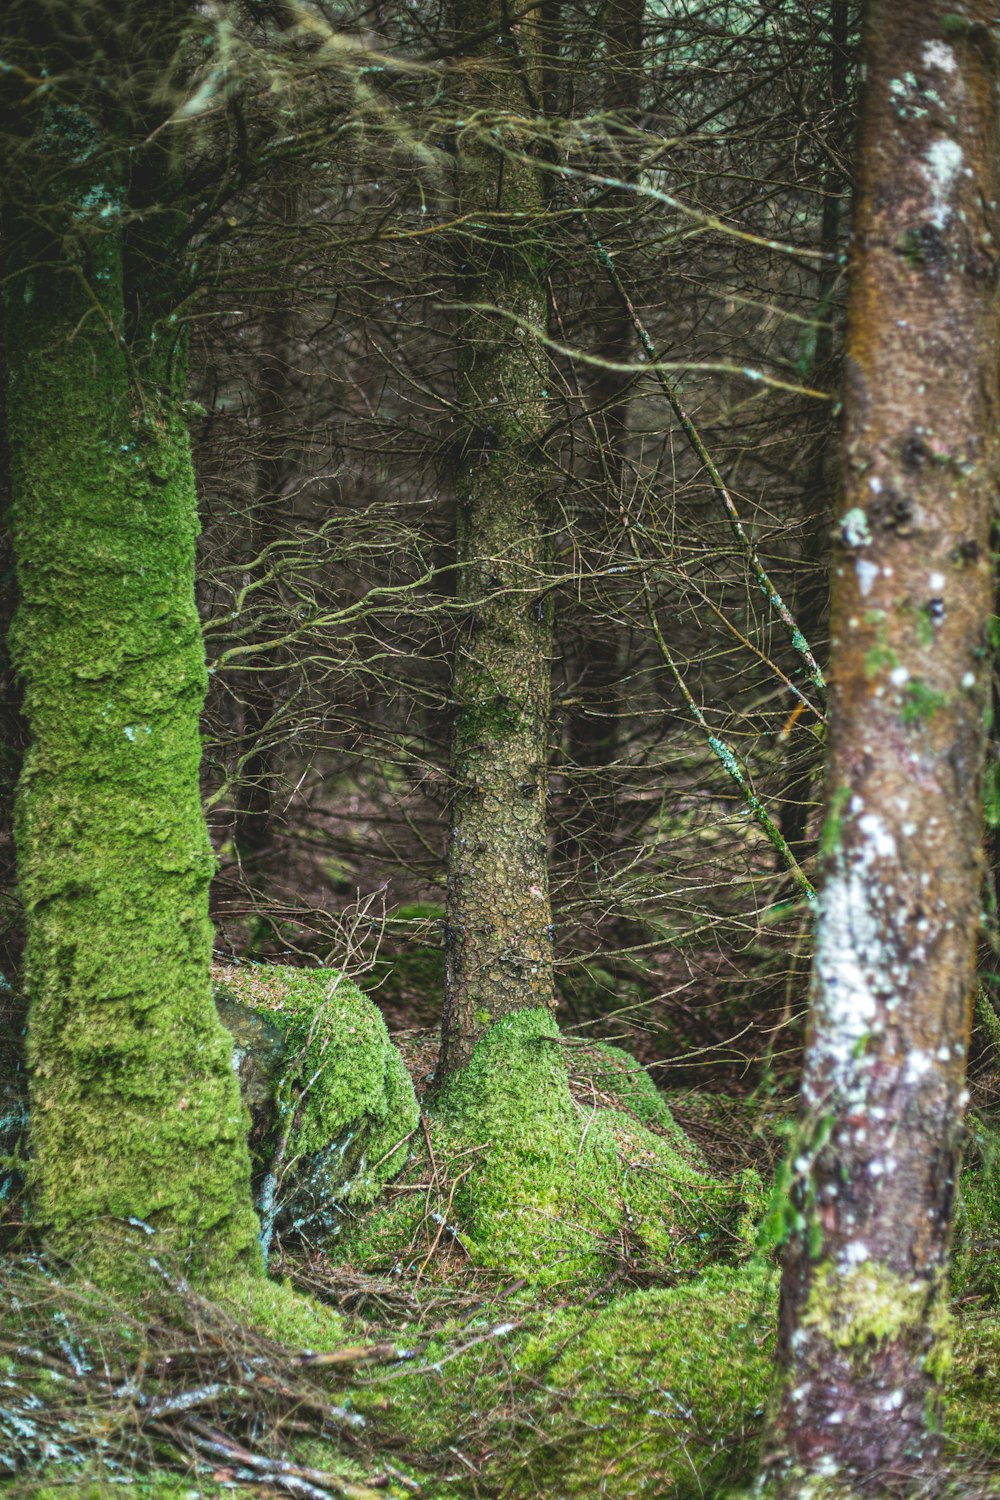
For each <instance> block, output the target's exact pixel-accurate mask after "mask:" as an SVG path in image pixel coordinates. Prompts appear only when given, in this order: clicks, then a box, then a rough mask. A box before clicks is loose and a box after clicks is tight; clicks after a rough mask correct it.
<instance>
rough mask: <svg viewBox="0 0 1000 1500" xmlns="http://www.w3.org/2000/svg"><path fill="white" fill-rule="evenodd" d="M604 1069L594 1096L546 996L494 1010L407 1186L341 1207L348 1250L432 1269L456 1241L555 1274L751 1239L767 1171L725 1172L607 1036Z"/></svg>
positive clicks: (687, 1265)
mask: <svg viewBox="0 0 1000 1500" xmlns="http://www.w3.org/2000/svg"><path fill="white" fill-rule="evenodd" d="M570 1051H571V1054H572V1056H571V1061H572V1062H573V1063H574V1064H576V1063H577V1062H578V1057H579V1053H578V1052H577V1051H576V1050H574V1049H570ZM596 1076H597V1077H599V1079H600V1082H601V1091H600V1093H598V1092H597V1090H596V1088H595V1093H594V1099H593V1102H592V1103H590V1104H588V1103H586V1102H585V1101H584V1100H583V1099H581V1098H580V1097H574V1095H573V1093H571V1091H570V1088H569V1081H568V1074H567V1048H566V1047H565V1046H564V1045H562V1039H561V1038H560V1035H559V1031H558V1028H557V1026H556V1023H555V1021H554V1019H553V1018H552V1016H551V1014H550V1013H549V1012H547V1011H543V1010H526V1011H520V1012H517V1013H516V1014H514V1015H512V1016H508V1017H506V1018H504V1019H503V1020H501V1021H500V1022H498V1023H497V1024H496V1025H495V1026H493V1027H492V1028H491V1029H490V1030H489V1031H488V1032H487V1033H486V1035H485V1036H484V1037H483V1038H482V1039H481V1040H480V1042H479V1044H478V1045H477V1047H476V1050H475V1052H474V1054H473V1057H472V1059H471V1061H470V1063H469V1065H468V1066H467V1067H466V1068H464V1069H463V1070H462V1071H461V1072H460V1073H458V1074H456V1075H455V1076H454V1078H452V1079H451V1080H450V1081H449V1082H448V1084H447V1086H446V1087H445V1088H444V1089H443V1090H442V1092H441V1093H440V1095H439V1096H438V1097H437V1098H436V1099H435V1100H434V1102H433V1104H432V1105H431V1106H430V1107H429V1109H428V1110H427V1113H426V1115H425V1132H424V1138H423V1140H422V1141H420V1140H417V1139H416V1138H415V1146H416V1149H415V1151H414V1155H413V1157H412V1159H411V1161H410V1163H409V1165H408V1167H407V1169H406V1171H405V1173H404V1174H403V1177H402V1178H401V1179H400V1181H399V1182H398V1184H397V1186H396V1188H395V1189H392V1190H390V1192H389V1193H388V1194H387V1195H386V1197H385V1198H384V1199H383V1200H382V1201H381V1202H380V1203H378V1204H376V1205H375V1206H374V1208H373V1209H372V1210H371V1211H370V1212H369V1213H368V1214H366V1215H363V1216H355V1217H353V1218H351V1217H346V1216H345V1218H344V1220H343V1228H342V1231H341V1235H340V1244H339V1247H338V1251H337V1253H338V1255H340V1256H341V1257H343V1258H345V1259H347V1260H349V1261H350V1262H351V1263H352V1264H354V1265H356V1266H357V1267H359V1268H361V1269H365V1270H379V1269H387V1268H392V1267H397V1268H402V1269H409V1268H411V1267H413V1266H414V1265H419V1266H421V1268H422V1269H423V1270H426V1271H428V1272H430V1273H433V1272H434V1271H436V1270H437V1269H438V1268H439V1267H441V1266H446V1265H447V1261H448V1259H449V1257H450V1255H451V1254H455V1255H457V1256H458V1257H459V1259H460V1260H461V1259H467V1260H471V1261H472V1262H473V1263H474V1264H475V1265H477V1266H482V1267H492V1268H496V1269H502V1270H505V1271H511V1272H514V1273H516V1274H519V1275H522V1276H525V1277H528V1278H529V1279H530V1280H531V1281H532V1282H533V1283H534V1284H538V1285H549V1286H553V1285H556V1286H558V1285H567V1284H569V1285H572V1284H575V1283H576V1282H578V1281H579V1280H580V1279H581V1278H583V1279H590V1280H591V1281H593V1280H595V1279H598V1280H599V1279H601V1278H604V1277H606V1276H607V1275H608V1274H609V1273H618V1274H625V1275H626V1276H628V1277H630V1278H642V1277H646V1276H651V1275H652V1276H657V1277H659V1278H662V1279H667V1280H670V1279H676V1278H678V1277H688V1276H691V1275H692V1274H694V1273H696V1272H698V1271H699V1270H701V1269H702V1268H703V1267H704V1266H706V1265H707V1264H709V1263H710V1262H712V1261H715V1260H718V1259H720V1258H730V1259H732V1258H737V1257H738V1256H739V1255H740V1254H741V1253H743V1252H745V1251H746V1248H747V1244H748V1241H749V1238H750V1236H751V1234H752V1231H751V1227H750V1222H749V1221H750V1218H751V1217H752V1213H753V1211H754V1209H755V1208H756V1206H757V1200H758V1199H759V1198H760V1196H761V1194H760V1184H759V1179H758V1178H757V1177H756V1174H753V1173H750V1174H744V1175H743V1177H741V1179H740V1180H739V1181H738V1182H733V1181H730V1182H727V1181H721V1180H720V1179H718V1178H717V1177H714V1176H713V1175H712V1174H711V1173H710V1172H709V1171H708V1169H707V1168H706V1167H705V1165H704V1162H703V1160H702V1159H701V1158H700V1156H699V1154H698V1152H697V1151H696V1149H695V1148H693V1147H692V1146H691V1144H690V1143H689V1142H688V1141H686V1139H684V1138H683V1137H682V1135H681V1132H679V1130H678V1129H677V1127H676V1126H675V1125H674V1124H673V1121H672V1120H671V1119H670V1117H669V1112H667V1111H666V1109H665V1107H664V1106H663V1105H662V1104H661V1103H660V1102H659V1101H657V1100H656V1099H655V1098H654V1097H653V1096H654V1094H655V1089H653V1086H652V1084H650V1083H649V1081H648V1079H646V1077H645V1075H644V1074H643V1073H642V1072H641V1070H639V1069H637V1068H635V1067H634V1065H630V1064H629V1063H628V1062H627V1061H621V1060H618V1059H613V1058H611V1057H610V1055H609V1052H605V1053H601V1052H598V1066H597V1074H596ZM612 1087H613V1088H615V1089H618V1090H620V1091H621V1092H620V1093H616V1094H614V1095H612V1094H611V1093H610V1089H611V1088H612ZM644 1120H645V1121H646V1122H647V1123H644ZM651 1127H655V1128H651Z"/></svg>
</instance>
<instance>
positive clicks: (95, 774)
mask: <svg viewBox="0 0 1000 1500" xmlns="http://www.w3.org/2000/svg"><path fill="white" fill-rule="evenodd" d="M63 123H65V122H63ZM58 124H59V121H58V120H57V121H56V126H58ZM49 128H50V130H51V131H52V132H53V133H52V136H51V139H50V142H49V146H50V150H53V151H56V152H62V153H63V156H64V161H65V170H64V171H63V172H62V173H61V174H60V175H59V177H58V181H57V184H56V189H55V190H53V191H54V192H56V193H57V194H58V196H59V200H60V201H61V202H65V203H68V204H69V205H70V212H69V214H68V216H67V215H65V214H64V216H63V219H64V221H63V223H62V232H61V233H60V234H57V233H55V232H49V231H47V229H46V223H47V222H48V220H47V219H46V216H45V215H44V214H39V215H38V216H37V217H35V218H32V217H30V216H28V215H26V216H25V217H24V218H23V219H17V218H16V217H15V216H14V215H13V214H8V218H7V224H6V228H7V230H8V240H9V245H10V252H9V253H10V257H11V266H12V271H13V274H12V275H11V276H10V278H9V279H8V281H7V283H6V288H5V311H6V334H7V356H8V424H9V438H10V453H11V489H12V504H11V525H12V531H13V541H14V551H15V559H16V565H17V574H18V584H19V590H20V605H19V609H18V612H17V616H16V619H15V622H14V626H13V631H12V640H11V646H12V652H13V655H14V659H15V662H16V665H17V668H18V671H19V672H20V674H21V677H22V680H23V683H24V711H25V716H26V718H27V721H28V724H29V727H30V733H31V745H30V749H29V751H28V753H27V756H26V758H25V763H24V768H23V772H22V775H21V779H20V783H19V788H18V796H17V809H16V828H15V834H16V841H17V853H18V869H19V883H20V892H21V896H22V899H23V902H24V907H25V913H26V925H27V949H26V954H25V969H24V983H25V988H26V991H27V995H28V999H29V1005H30V1012H29V1024H28V1058H29V1066H30V1075H31V1078H30V1091H31V1105H30V1114H31V1156H32V1160H31V1205H32V1207H31V1212H32V1218H33V1220H34V1221H35V1222H36V1223H37V1224H38V1225H39V1226H40V1227H41V1228H42V1229H43V1230H44V1231H45V1233H46V1234H47V1236H48V1240H49V1243H50V1245H51V1247H52V1248H53V1249H54V1250H56V1251H57V1252H59V1253H61V1254H65V1255H67V1256H71V1257H72V1258H73V1259H74V1262H75V1263H76V1264H77V1265H78V1266H79V1267H80V1268H81V1269H86V1270H89V1271H90V1272H91V1273H92V1274H96V1275H102V1276H110V1277H114V1276H115V1275H116V1274H118V1271H119V1269H120V1262H119V1237H120V1231H121V1229H122V1226H123V1225H125V1224H127V1222H128V1221H130V1220H133V1221H134V1220H138V1221H142V1222H143V1223H144V1224H146V1225H147V1226H149V1228H150V1229H152V1230H153V1231H155V1233H156V1239H155V1244H156V1246H157V1250H158V1253H159V1254H161V1255H162V1254H164V1253H167V1252H168V1251H170V1252H173V1253H175V1254H176V1255H177V1256H179V1257H188V1258H190V1261H191V1264H192V1265H194V1266H202V1267H204V1268H206V1269H213V1268H214V1269H221V1268H223V1267H225V1266H226V1265H230V1264H232V1263H233V1262H236V1261H245V1262H248V1263H254V1262H255V1259H256V1253H257V1252H256V1239H257V1236H256V1222H255V1219H254V1216H253V1213H252V1210H251V1206H250V1192H249V1158H248V1153H247V1147H246V1122H245V1117H244V1113H243V1110H242V1107H241V1104H240V1099H239V1091H238V1088H237V1084H236V1079H235V1077H234V1075H233V1073H232V1069H231V1067H230V1060H229V1052H230V1048H229V1044H228V1038H227V1036H226V1033H225V1031H224V1030H223V1028H222V1026H221V1024H220V1023H219V1020H218V1017H217V1015H216V1013H215V1009H214V1006H213V1004H212V995H211V989H210V983H209V964H210V959H211V946H212V932H211V926H210V923H209V917H208V886H209V881H210V879H211V875H212V870H213V856H212V851H211V847H210V844H209V840H208V833H207V829H206V826H205V821H204V818H203V815H202V811H201V804H200V798H199V784H198V775H199V764H200V755H201V747H200V741H199V728H198V722H199V714H200V711H201V707H202V702H203V699H204V694H205V686H206V669H205V659H204V651H203V647H202V640H201V631H200V625H199V620H198V615H197V611H196V608H195V599H194V549H195V538H196V535H197V531H198V516H197V506H196V499H195V490H194V478H193V471H192V465H191V452H190V444H189V437H188V432H187V429H186V426H185V422H184V418H183V414H182V410H181V403H182V400H183V397H184V394H185V392H184V384H185V360H184V340H183V335H182V333H181V331H180V324H179V322H178V321H177V319H176V318H170V317H169V316H168V317H166V318H165V319H164V321H163V323H162V324H161V325H160V326H158V327H148V328H147V329H146V330H145V332H146V336H147V337H146V343H145V349H142V348H140V347H139V344H138V343H137V342H136V341H133V342H132V346H131V348H130V347H129V336H130V333H134V332H135V330H134V329H132V330H130V329H129V328H128V327H127V325H126V313H125V277H124V253H123V231H122V227H121V221H122V206H123V203H124V194H125V182H124V171H123V166H122V155H121V153H120V152H119V151H116V150H115V149H114V145H113V143H112V145H111V148H110V149H108V146H107V138H106V137H105V136H100V135H99V134H94V139H99V140H102V141H103V142H104V146H103V148H102V149H101V150H100V151H99V152H98V151H97V148H96V146H95V145H94V144H93V140H89V141H88V143H87V144H86V148H85V149H80V150H78V151H76V152H75V153H74V151H73V150H72V148H71V146H67V139H68V135H67V132H66V131H65V130H62V131H61V132H60V130H58V129H56V128H55V127H53V126H52V124H51V122H50V125H49ZM98 173H99V174H100V176H99V177H98V175H97V174H98ZM50 188H51V184H50ZM51 217H52V216H51V215H50V216H49V218H51ZM130 290H131V292H132V294H133V297H134V296H135V294H136V293H137V292H138V293H139V296H140V299H141V290H140V289H138V288H136V287H132V288H131V289H130ZM144 1233H145V1232H144V1231H143V1232H142V1233H141V1234H140V1236H139V1238H142V1237H143V1234H144Z"/></svg>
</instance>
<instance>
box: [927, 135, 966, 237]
mask: <svg viewBox="0 0 1000 1500" xmlns="http://www.w3.org/2000/svg"><path fill="white" fill-rule="evenodd" d="M964 160H965V158H964V156H963V155H962V148H961V146H960V145H959V144H958V142H957V141H952V140H949V138H948V137H947V136H946V135H942V136H939V137H938V139H937V140H936V141H932V142H931V144H930V145H929V146H928V147H927V150H926V151H925V152H924V161H923V170H924V176H925V177H926V179H927V185H928V187H929V188H930V193H931V207H930V213H929V215H928V217H929V219H930V221H931V223H932V224H933V225H934V226H935V228H937V229H944V227H945V226H946V224H947V223H948V220H949V219H950V218H951V215H952V207H953V205H952V202H951V196H952V192H953V190H954V187H955V183H956V181H957V179H958V176H959V173H960V172H961V170H962V163H963V162H964Z"/></svg>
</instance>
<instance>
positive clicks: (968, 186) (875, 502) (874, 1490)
mask: <svg viewBox="0 0 1000 1500" xmlns="http://www.w3.org/2000/svg"><path fill="white" fill-rule="evenodd" d="M953 10H954V7H952V6H950V5H946V4H943V3H938V0H935V3H932V4H928V5H925V6H919V7H916V6H912V5H910V4H909V3H906V0H873V3H872V4H871V5H870V6H869V8H868V14H867V22H866V30H865V33H864V41H863V59H864V62H865V65H866V69H867V82H866V86H865V97H864V101H863V107H862V115H861V130H860V139H859V147H858V161H859V175H858V181H857V185H856V200H855V220H854V239H853V251H852V259H851V273H850V292H849V303H848V330H847V350H846V377H845V378H846V388H845V393H844V415H845V428H844V447H843V460H844V461H843V473H844V490H845V492H844V495H843V498H842V507H841V512H840V515H841V520H840V523H839V527H838V533H837V537H836V540H835V543H834V552H833V563H834V566H833V575H834V576H833V597H832V618H831V666H832V688H831V699H830V721H831V734H830V747H829V764H828V792H827V809H828V812H827V823H826V827H825V829H824V835H823V840H822V851H821V852H822V863H823V880H822V889H821V896H820V908H819V915H818V925H817V945H816V958H815V963H814V969H813V997H812V1013H811V1022H810V1031H809V1037H808V1041H807V1049H806V1059H805V1070H804V1078H803V1091H802V1093H803V1122H802V1130H801V1133H800V1138H799V1140H798V1143H797V1147H796V1150H797V1152H798V1159H799V1161H801V1163H802V1171H801V1174H800V1178H801V1180H800V1189H801V1191H800V1194H799V1199H798V1203H797V1205H795V1206H796V1207H797V1210H798V1222H797V1223H796V1224H795V1228H794V1231H793V1233H792V1236H791V1239H790V1242H789V1245H788V1247H787V1253H786V1259H785V1267H784V1275H783V1281H782V1312H781V1333H780V1359H781V1365H782V1381H781V1388H780V1391H779V1393H778V1398H777V1400H776V1403H775V1408H774V1415H773V1421H772V1425H771V1432H770V1438H769V1444H768V1449H769V1452H768V1458H767V1464H766V1474H767V1476H768V1478H769V1480H770V1482H771V1485H772V1487H773V1491H774V1492H775V1493H778V1494H782V1495H788V1496H791V1495H795V1496H800V1495H802V1494H807V1493H808V1494H812V1493H815V1492H816V1487H817V1486H819V1487H822V1486H823V1485H826V1486H829V1485H834V1486H839V1487H841V1488H842V1489H844V1490H845V1491H848V1492H858V1493H868V1494H883V1493H912V1486H913V1484H915V1483H916V1477H917V1476H918V1475H926V1473H927V1471H928V1468H929V1467H931V1466H933V1465H934V1463H935V1462H936V1461H937V1458H938V1456H939V1452H940V1442H941V1438H940V1422H939V1420H938V1414H937V1409H938V1405H939V1396H940V1383H941V1378H942V1375H943V1373H944V1369H945V1367H946V1365H947V1358H948V1355H947V1340H946V1336H945V1330H944V1324H945V1321H946V1318H947V1300H946V1297H947V1284H946V1266H947V1256H948V1245H949V1234H950V1222H951V1215H952V1201H953V1196H954V1192H955V1186H956V1180H957V1176H958V1170H959V1163H960V1150H961V1141H962V1129H963V1124H962V1122H963V1113H964V1108H965V1104H966V1098H967V1095H966V1092H965V1060H966V1052H967V1046H968V1039H969V1029H970V1019H971V1003H972V997H973V993H974V967H975V944H976V935H977V931H978V925H979V907H980V886H981V878H982V867H983V860H982V826H981V822H982V814H981V799H980V780H981V773H982V764H983V753H984V728H983V724H984V709H985V706H986V691H987V686H988V677H989V671H988V664H987V662H986V654H987V653H986V639H985V630H986V623H987V620H988V617H989V615H990V610H991V594H992V577H991V568H990V550H989V545H990V513H991V504H992V499H993V493H994V487H995V463H996V427H997V415H998V390H997V358H996V349H997V336H998V327H997V305H996V297H995V292H994V285H995V271H996V236H997V234H998V232H1000V226H998V223H997V212H996V210H997V200H998V198H1000V183H998V175H997V163H998V159H1000V154H998V139H997V135H998V132H997V111H996V96H995V84H994V78H993V71H992V66H991V64H990V63H989V61H988V58H987V54H986V51H985V49H984V48H983V47H982V46H981V45H980V43H979V42H978V41H977V40H976V37H977V36H980V34H981V36H985V35H987V32H988V27H989V25H990V21H991V13H990V8H989V7H988V6H987V5H985V3H981V0H969V3H968V4H966V6H965V8H964V12H963V13H964V15H965V17H966V19H967V20H968V22H969V26H968V28H967V29H966V30H965V31H963V32H962V33H961V34H960V35H956V34H954V33H953V32H952V31H951V30H949V27H948V25H947V23H948V21H949V18H950V17H952V13H953ZM796 1170H797V1167H796ZM768 1493H771V1490H768Z"/></svg>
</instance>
